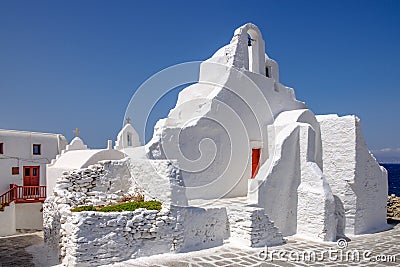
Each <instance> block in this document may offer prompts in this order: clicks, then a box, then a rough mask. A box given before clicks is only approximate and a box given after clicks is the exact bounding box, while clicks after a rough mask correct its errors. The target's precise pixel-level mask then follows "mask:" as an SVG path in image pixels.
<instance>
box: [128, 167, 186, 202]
mask: <svg viewBox="0 0 400 267" xmlns="http://www.w3.org/2000/svg"><path fill="white" fill-rule="evenodd" d="M130 172H131V176H132V178H133V180H134V182H135V183H136V184H138V185H139V186H140V188H142V189H143V191H142V193H143V195H144V196H145V199H146V200H150V199H157V200H159V201H161V202H162V203H166V204H172V205H177V206H187V205H188V200H187V197H186V191H185V186H184V183H183V177H182V173H181V171H180V169H179V168H178V167H177V162H176V161H173V160H147V159H145V160H144V159H136V160H131V164H130Z"/></svg>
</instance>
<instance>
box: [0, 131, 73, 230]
mask: <svg viewBox="0 0 400 267" xmlns="http://www.w3.org/2000/svg"><path fill="white" fill-rule="evenodd" d="M66 145H67V140H66V139H65V137H64V136H63V135H61V134H50V133H37V132H25V131H16V130H0V175H1V179H0V196H2V195H4V194H5V193H6V192H7V191H9V189H10V186H11V185H17V186H25V187H24V188H22V187H20V188H19V189H18V190H19V191H18V197H20V198H23V199H20V200H19V202H35V201H43V200H44V197H45V196H46V195H45V186H46V164H48V163H50V162H51V160H52V159H54V158H55V157H56V156H57V154H59V153H60V152H61V151H62V150H63V149H65V147H66ZM32 186H42V187H40V188H38V189H31V188H32ZM34 190H36V191H34ZM33 195H34V196H33ZM6 197H7V196H4V197H3V198H4V199H3V202H5V198H6ZM14 197H16V195H15V194H14ZM0 198H2V197H0ZM39 198H40V199H39ZM41 207H42V204H41V203H40V202H39V203H19V204H16V205H15V204H14V203H12V204H11V206H7V207H3V209H4V211H0V223H1V227H0V235H4V234H12V233H14V232H15V230H16V229H41V228H42V227H41V225H42V219H41V217H42V213H41V212H40V210H41Z"/></svg>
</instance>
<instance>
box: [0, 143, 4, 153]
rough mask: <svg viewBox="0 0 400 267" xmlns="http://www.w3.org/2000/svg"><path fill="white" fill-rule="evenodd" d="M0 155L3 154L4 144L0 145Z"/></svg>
mask: <svg viewBox="0 0 400 267" xmlns="http://www.w3.org/2000/svg"><path fill="white" fill-rule="evenodd" d="M0 154H4V143H0Z"/></svg>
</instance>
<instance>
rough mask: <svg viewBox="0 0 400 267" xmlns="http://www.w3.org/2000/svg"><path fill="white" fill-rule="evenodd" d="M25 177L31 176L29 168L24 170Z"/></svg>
mask: <svg viewBox="0 0 400 267" xmlns="http://www.w3.org/2000/svg"><path fill="white" fill-rule="evenodd" d="M24 171H25V176H31V169H30V168H25V169H24Z"/></svg>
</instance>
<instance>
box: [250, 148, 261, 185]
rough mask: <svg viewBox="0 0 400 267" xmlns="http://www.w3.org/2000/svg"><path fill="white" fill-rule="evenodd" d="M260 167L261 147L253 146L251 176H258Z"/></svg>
mask: <svg viewBox="0 0 400 267" xmlns="http://www.w3.org/2000/svg"><path fill="white" fill-rule="evenodd" d="M259 167H260V149H259V148H253V149H252V153H251V178H252V179H253V178H254V177H256V175H257V172H258V168H259Z"/></svg>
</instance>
